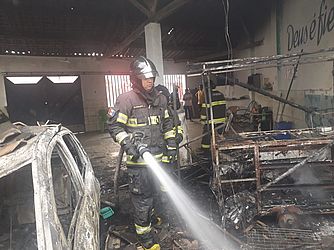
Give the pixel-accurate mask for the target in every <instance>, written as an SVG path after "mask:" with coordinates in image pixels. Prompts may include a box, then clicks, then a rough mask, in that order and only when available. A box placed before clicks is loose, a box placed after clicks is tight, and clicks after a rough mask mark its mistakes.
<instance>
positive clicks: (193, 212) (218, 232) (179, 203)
mask: <svg viewBox="0 0 334 250" xmlns="http://www.w3.org/2000/svg"><path fill="white" fill-rule="evenodd" d="M136 138H137V142H136V145H137V149H138V151H139V153H140V155H141V156H142V157H143V159H144V160H145V162H146V163H147V165H148V167H149V168H150V169H151V170H152V172H153V173H154V174H155V176H156V177H157V178H158V180H159V181H160V183H161V184H162V185H163V186H164V187H166V191H167V194H168V196H169V197H170V200H171V201H173V203H174V205H175V207H176V209H177V210H178V212H179V213H180V214H181V216H182V218H183V219H184V220H185V222H186V223H187V225H188V227H189V229H190V230H191V232H192V233H193V234H194V236H195V237H196V238H197V239H198V240H199V241H200V242H201V243H202V244H203V246H204V248H205V249H207V250H234V249H237V248H236V246H235V244H233V243H232V241H231V240H230V239H229V238H228V237H227V236H228V235H227V234H226V232H225V231H224V230H223V229H222V228H220V227H219V226H218V225H217V224H215V223H214V222H212V221H211V220H210V219H208V218H207V217H206V216H204V215H203V214H204V213H203V212H201V211H200V209H199V208H198V206H196V205H195V203H194V202H193V201H192V200H191V199H190V198H189V197H188V195H187V194H186V193H185V192H184V191H183V190H182V189H181V188H180V187H179V186H178V185H177V184H176V182H175V181H174V180H173V179H172V178H171V177H170V176H169V175H168V174H167V173H166V172H165V171H164V170H163V168H162V167H161V166H160V165H159V163H158V162H157V161H156V159H155V158H154V157H153V156H152V154H151V153H150V152H149V150H148V149H147V147H146V145H145V144H142V143H141V142H140V141H141V140H140V135H139V134H137V135H136Z"/></svg>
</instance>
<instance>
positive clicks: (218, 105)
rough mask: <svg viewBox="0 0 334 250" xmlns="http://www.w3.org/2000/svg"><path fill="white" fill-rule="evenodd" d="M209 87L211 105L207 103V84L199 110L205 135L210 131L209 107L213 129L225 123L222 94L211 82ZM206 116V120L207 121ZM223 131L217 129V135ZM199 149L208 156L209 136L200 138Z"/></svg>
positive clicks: (209, 147) (224, 102)
mask: <svg viewBox="0 0 334 250" xmlns="http://www.w3.org/2000/svg"><path fill="white" fill-rule="evenodd" d="M210 87H211V98H212V99H211V103H209V91H208V84H206V86H205V88H206V89H205V91H206V96H207V98H206V99H207V100H206V101H205V103H203V104H202V109H201V123H202V124H203V133H206V132H208V131H209V130H210V132H211V123H212V119H211V115H210V107H212V111H213V122H214V124H215V127H216V126H218V125H221V124H222V123H225V121H226V117H225V116H226V101H225V97H224V94H223V93H221V92H220V91H218V90H216V89H215V88H216V84H215V83H214V82H213V81H210ZM207 115H208V119H207ZM222 132H223V129H222V128H221V129H219V130H218V133H219V134H221V133H222ZM201 148H202V150H203V152H204V153H205V155H210V149H211V135H210V134H207V135H205V136H204V137H203V138H202V143H201Z"/></svg>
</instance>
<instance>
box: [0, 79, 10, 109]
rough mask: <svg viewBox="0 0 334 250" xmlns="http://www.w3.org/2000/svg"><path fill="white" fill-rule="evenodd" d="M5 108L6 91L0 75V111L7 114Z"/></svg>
mask: <svg viewBox="0 0 334 250" xmlns="http://www.w3.org/2000/svg"><path fill="white" fill-rule="evenodd" d="M6 106H7V98H6V90H5V81H4V76H2V75H1V74H0V110H2V111H3V112H5V114H6V115H8V114H7V110H6V109H5V107H6Z"/></svg>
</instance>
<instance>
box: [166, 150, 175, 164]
mask: <svg viewBox="0 0 334 250" xmlns="http://www.w3.org/2000/svg"><path fill="white" fill-rule="evenodd" d="M166 155H167V157H168V159H169V161H170V163H172V162H174V161H176V159H177V151H176V148H175V149H168V150H167V153H166Z"/></svg>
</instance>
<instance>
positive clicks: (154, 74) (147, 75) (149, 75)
mask: <svg viewBox="0 0 334 250" xmlns="http://www.w3.org/2000/svg"><path fill="white" fill-rule="evenodd" d="M157 76H159V74H158V72H156V71H152V72H147V73H142V74H139V75H137V78H138V79H140V80H144V79H148V78H155V77H157Z"/></svg>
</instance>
